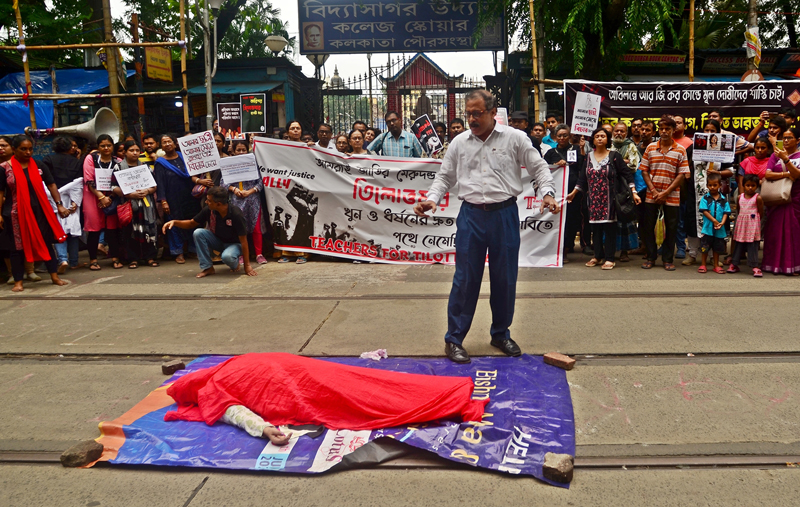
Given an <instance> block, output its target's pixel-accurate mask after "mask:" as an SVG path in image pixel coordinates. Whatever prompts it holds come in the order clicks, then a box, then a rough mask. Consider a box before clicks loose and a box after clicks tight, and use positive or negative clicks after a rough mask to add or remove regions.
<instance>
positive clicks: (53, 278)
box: [50, 273, 69, 285]
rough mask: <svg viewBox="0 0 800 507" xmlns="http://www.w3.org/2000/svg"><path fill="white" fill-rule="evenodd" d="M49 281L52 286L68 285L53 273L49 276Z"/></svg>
mask: <svg viewBox="0 0 800 507" xmlns="http://www.w3.org/2000/svg"><path fill="white" fill-rule="evenodd" d="M50 281H51V282H53V285H67V284H69V282H67V281H66V280H62V279H61V278H59V277H58V275H57V274H55V273H53V274H52V275H50Z"/></svg>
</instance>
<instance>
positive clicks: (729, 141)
mask: <svg viewBox="0 0 800 507" xmlns="http://www.w3.org/2000/svg"><path fill="white" fill-rule="evenodd" d="M734 140H735V137H734V136H732V135H723V136H722V149H723V150H725V151H731V150H732V149H733V142H734Z"/></svg>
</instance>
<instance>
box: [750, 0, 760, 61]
mask: <svg viewBox="0 0 800 507" xmlns="http://www.w3.org/2000/svg"><path fill="white" fill-rule="evenodd" d="M751 26H756V27H757V26H758V13H757V12H756V0H750V5H749V6H748V12H747V27H748V28H750V27H751ZM755 60H756V58H755V56H754V57H753V58H748V59H747V70H756V62H755Z"/></svg>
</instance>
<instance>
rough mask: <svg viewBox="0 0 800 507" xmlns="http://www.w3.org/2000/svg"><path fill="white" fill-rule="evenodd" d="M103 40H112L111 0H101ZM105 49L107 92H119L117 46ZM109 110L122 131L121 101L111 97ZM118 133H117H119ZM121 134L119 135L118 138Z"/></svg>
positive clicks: (115, 93) (114, 93) (113, 93)
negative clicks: (115, 116)
mask: <svg viewBox="0 0 800 507" xmlns="http://www.w3.org/2000/svg"><path fill="white" fill-rule="evenodd" d="M103 34H104V37H103V40H104V41H105V42H112V38H113V32H112V31H111V0H103ZM105 49H106V68H107V69H108V93H110V94H112V95H117V94H119V75H118V74H117V54H118V52H119V50H118V49H117V48H105ZM111 110H112V111H114V114H115V115H117V118H119V120H120V123H119V125H120V132H119V134H121V133H122V125H123V122H122V101H120V99H116V98H112V99H111ZM119 134H118V135H119ZM121 137H122V136H121V135H120V138H121Z"/></svg>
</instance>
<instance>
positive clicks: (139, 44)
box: [0, 41, 182, 51]
mask: <svg viewBox="0 0 800 507" xmlns="http://www.w3.org/2000/svg"><path fill="white" fill-rule="evenodd" d="M181 44H182V41H171V42H86V43H81V44H63V45H61V46H58V45H56V46H53V45H50V46H25V50H26V51H49V50H65V49H102V48H148V47H165V46H180V45H181ZM0 50H5V51H18V46H0Z"/></svg>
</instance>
